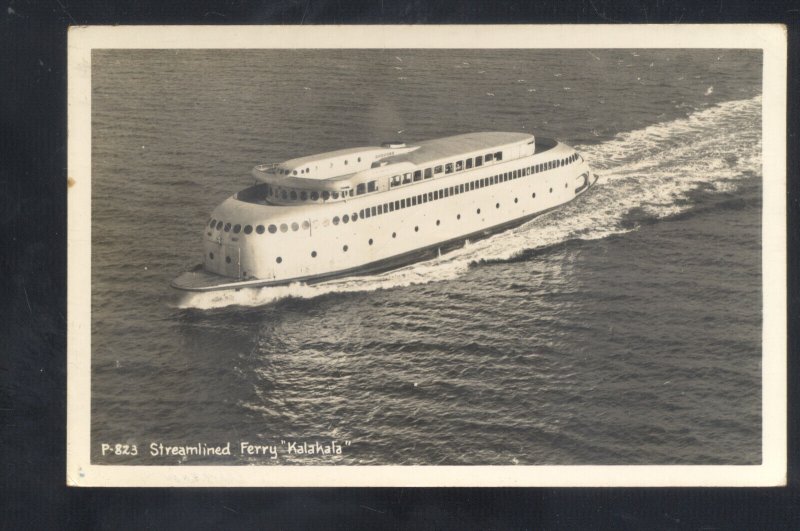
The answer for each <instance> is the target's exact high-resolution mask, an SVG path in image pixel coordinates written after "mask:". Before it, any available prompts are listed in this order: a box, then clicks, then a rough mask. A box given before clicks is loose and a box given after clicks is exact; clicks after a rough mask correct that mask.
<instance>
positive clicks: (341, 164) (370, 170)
mask: <svg viewBox="0 0 800 531" xmlns="http://www.w3.org/2000/svg"><path fill="white" fill-rule="evenodd" d="M252 174H253V176H254V177H255V179H256V180H257V184H255V185H254V186H251V187H249V188H246V189H244V190H242V191H240V192H238V193H236V194H234V195H233V196H231V197H229V198H228V199H226V200H225V201H223V202H222V204H220V205H219V206H217V208H215V209H214V211H213V212H212V214H211V218H210V219H209V220H208V222H207V223H206V225H205V228H204V229H203V256H204V258H203V263H202V264H200V265H198V266H197V267H195V268H194V269H193V270H191V271H187V272H185V273H183V274H182V275H180V276H179V277H178V278H176V279H175V280H173V281H172V286H173V287H174V288H177V289H180V290H187V291H211V290H222V289H237V288H243V287H255V286H273V285H282V284H289V283H292V282H307V283H311V282H318V281H322V280H327V279H331V278H336V277H342V276H350V275H357V274H367V273H376V272H380V271H386V270H389V269H393V268H396V267H399V266H401V265H406V264H409V263H411V262H415V261H419V260H424V259H426V258H429V257H433V256H436V255H437V254H441V253H443V252H446V251H448V250H451V249H454V248H457V247H460V246H463V245H464V244H465V242H468V241H470V240H476V239H479V238H483V237H486V236H488V235H490V234H493V233H496V232H499V231H502V230H505V229H508V228H511V227H514V226H517V225H520V224H522V223H524V222H525V221H527V220H529V219H531V218H533V217H535V216H536V215H539V214H541V213H543V212H546V211H548V210H551V209H553V208H556V207H558V206H561V205H563V204H565V203H567V202H569V201H571V200H572V199H574V198H575V197H577V196H578V195H580V194H581V193H583V192H585V191H586V190H587V189H589V187H590V186H591V185H592V184H594V182H595V181H596V180H597V176H596V175H593V174H592V173H591V169H590V168H589V165H588V163H587V162H586V161H585V160H584V159H583V157H582V156H581V155H580V154H579V153H577V152H576V151H575V150H574V149H572V148H571V147H569V146H567V145H565V144H562V143H560V142H557V141H554V140H550V139H538V140H537V139H534V137H533V135H530V134H525V133H502V132H484V133H468V134H462V135H457V136H451V137H446V138H439V139H435V140H428V141H424V142H419V143H416V144H413V145H406V144H405V143H400V142H387V143H383V144H382V145H381V146H379V147H357V148H349V149H342V150H339V151H331V152H327V153H321V154H319V155H311V156H307V157H301V158H296V159H291V160H287V161H286V162H281V163H276V164H265V165H260V166H256V167H255V168H254V169H253V172H252Z"/></svg>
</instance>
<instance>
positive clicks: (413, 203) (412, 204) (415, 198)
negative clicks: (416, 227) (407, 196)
mask: <svg viewBox="0 0 800 531" xmlns="http://www.w3.org/2000/svg"><path fill="white" fill-rule="evenodd" d="M411 206H417V196H414V197H412V198H411Z"/></svg>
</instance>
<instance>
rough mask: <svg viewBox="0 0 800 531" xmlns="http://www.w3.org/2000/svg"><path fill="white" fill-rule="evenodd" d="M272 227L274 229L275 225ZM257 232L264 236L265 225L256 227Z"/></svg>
mask: <svg viewBox="0 0 800 531" xmlns="http://www.w3.org/2000/svg"><path fill="white" fill-rule="evenodd" d="M270 227H274V225H270ZM256 232H257V233H259V234H264V225H259V226H258V227H256Z"/></svg>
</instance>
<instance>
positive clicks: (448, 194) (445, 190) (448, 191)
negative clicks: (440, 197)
mask: <svg viewBox="0 0 800 531" xmlns="http://www.w3.org/2000/svg"><path fill="white" fill-rule="evenodd" d="M443 191H444V196H445V197H450V189H449V188H445V189H444V190H443Z"/></svg>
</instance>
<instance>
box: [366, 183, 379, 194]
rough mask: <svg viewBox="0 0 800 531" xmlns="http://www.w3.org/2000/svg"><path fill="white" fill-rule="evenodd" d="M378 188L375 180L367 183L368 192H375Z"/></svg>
mask: <svg viewBox="0 0 800 531" xmlns="http://www.w3.org/2000/svg"><path fill="white" fill-rule="evenodd" d="M377 189H378V185H377V183H376V182H375V181H370V182H368V183H367V192H374V191H375V190H377Z"/></svg>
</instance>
